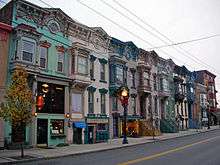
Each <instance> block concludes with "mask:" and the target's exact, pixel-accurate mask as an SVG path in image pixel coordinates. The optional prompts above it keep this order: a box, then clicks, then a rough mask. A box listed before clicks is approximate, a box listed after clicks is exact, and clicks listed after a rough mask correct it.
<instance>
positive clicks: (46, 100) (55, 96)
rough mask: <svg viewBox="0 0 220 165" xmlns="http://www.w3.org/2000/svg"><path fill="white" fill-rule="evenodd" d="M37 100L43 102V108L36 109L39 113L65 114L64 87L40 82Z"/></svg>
mask: <svg viewBox="0 0 220 165" xmlns="http://www.w3.org/2000/svg"><path fill="white" fill-rule="evenodd" d="M37 95H38V96H37V100H38V98H41V99H40V101H41V102H43V107H38V106H37V107H36V108H37V112H39V113H57V114H63V113H64V99H65V91H64V86H62V85H57V84H50V83H44V82H38V84H37Z"/></svg>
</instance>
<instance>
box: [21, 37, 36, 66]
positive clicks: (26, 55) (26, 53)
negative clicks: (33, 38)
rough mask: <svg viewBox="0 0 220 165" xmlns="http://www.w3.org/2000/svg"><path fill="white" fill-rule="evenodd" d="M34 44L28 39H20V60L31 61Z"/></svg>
mask: <svg viewBox="0 0 220 165" xmlns="http://www.w3.org/2000/svg"><path fill="white" fill-rule="evenodd" d="M34 48H35V44H34V43H33V42H30V41H26V40H22V60H24V61H28V62H32V61H33V60H32V58H33V54H34Z"/></svg>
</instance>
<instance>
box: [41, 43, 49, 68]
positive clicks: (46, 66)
mask: <svg viewBox="0 0 220 165" xmlns="http://www.w3.org/2000/svg"><path fill="white" fill-rule="evenodd" d="M42 47H43V48H45V49H47V53H46V61H45V63H46V65H45V67H44V68H43V67H41V66H40V59H41V48H42ZM48 51H49V50H48V48H47V47H44V46H39V67H40V68H42V69H47V68H48Z"/></svg>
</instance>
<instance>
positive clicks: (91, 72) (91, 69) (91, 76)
mask: <svg viewBox="0 0 220 165" xmlns="http://www.w3.org/2000/svg"><path fill="white" fill-rule="evenodd" d="M90 78H91V79H94V61H90Z"/></svg>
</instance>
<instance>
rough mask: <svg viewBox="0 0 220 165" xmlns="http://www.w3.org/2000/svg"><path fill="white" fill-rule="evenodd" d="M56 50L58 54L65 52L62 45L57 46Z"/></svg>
mask: <svg viewBox="0 0 220 165" xmlns="http://www.w3.org/2000/svg"><path fill="white" fill-rule="evenodd" d="M56 49H57V51H58V52H62V53H64V52H65V48H64V46H63V45H57V46H56Z"/></svg>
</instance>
